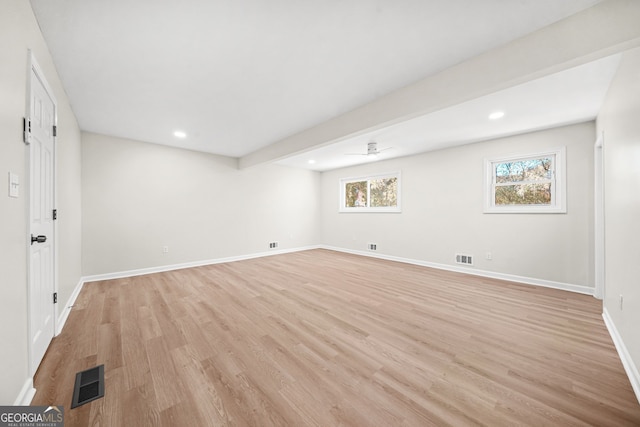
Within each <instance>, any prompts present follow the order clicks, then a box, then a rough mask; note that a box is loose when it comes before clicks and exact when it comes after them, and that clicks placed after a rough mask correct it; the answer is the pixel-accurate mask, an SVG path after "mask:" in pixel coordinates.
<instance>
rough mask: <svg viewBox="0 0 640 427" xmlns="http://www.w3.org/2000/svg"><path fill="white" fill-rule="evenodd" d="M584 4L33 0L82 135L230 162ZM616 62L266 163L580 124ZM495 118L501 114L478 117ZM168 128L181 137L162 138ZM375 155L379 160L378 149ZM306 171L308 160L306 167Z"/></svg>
mask: <svg viewBox="0 0 640 427" xmlns="http://www.w3.org/2000/svg"><path fill="white" fill-rule="evenodd" d="M596 3H599V1H598V0H563V1H557V0H519V1H509V0H483V1H477V0H430V1H424V0H377V1H374V0H322V1H314V2H309V1H307V2H301V1H294V0H271V1H268V2H267V1H263V0H215V1H214V0H181V1H175V0H153V1H152V0H136V1H130V0H110V1H108V2H107V1H104V0H31V4H32V7H33V9H34V12H35V15H36V18H37V20H38V23H39V25H40V27H41V29H42V32H43V35H44V37H45V40H46V41H47V44H48V46H49V49H50V51H51V54H52V56H53V59H54V62H55V64H56V67H57V69H58V73H59V75H60V77H61V79H62V82H63V85H64V87H65V90H66V92H67V95H68V97H69V99H70V101H71V105H72V108H73V110H74V112H75V114H76V117H77V119H78V122H79V125H80V127H81V129H82V130H85V131H89V132H95V133H101V134H107V135H113V136H117V137H123V138H129V139H135V140H141V141H147V142H152V143H158V144H164V145H171V146H176V147H182V148H187V149H191V150H198V151H203V152H208V153H214V154H219V155H224V156H232V157H242V156H246V155H248V154H250V153H252V152H255V151H256V150H259V149H262V148H264V147H267V146H270V145H272V144H275V143H277V142H278V141H281V140H282V139H284V138H286V137H288V136H290V135H293V134H296V133H299V132H301V131H304V130H305V129H309V128H311V127H313V126H315V125H318V124H319V123H323V122H326V121H327V120H330V119H332V118H335V117H337V116H340V115H341V114H344V113H346V112H348V111H351V110H353V109H355V108H358V107H360V106H362V105H365V104H367V103H369V102H371V101H373V100H376V99H378V98H380V97H381V96H383V95H386V94H389V93H391V92H393V91H395V90H398V89H400V88H403V87H405V86H407V85H409V84H411V83H414V82H416V81H418V80H420V79H423V78H425V77H427V76H431V75H434V74H435V73H437V72H439V71H442V70H445V69H447V68H449V67H452V66H454V65H456V64H459V63H460V62H462V61H464V60H467V59H469V58H472V57H474V56H477V55H479V54H481V53H483V52H487V51H489V50H491V49H493V48H496V47H498V46H501V45H504V44H506V43H508V42H510V41H513V40H514V39H517V38H519V37H522V36H524V35H526V34H529V33H531V32H534V31H536V30H539V29H541V28H543V27H545V26H547V25H549V24H551V23H553V22H556V21H558V20H561V19H563V18H565V17H567V16H570V15H572V14H574V13H577V12H579V11H581V10H584V9H586V8H588V7H590V6H593V5H594V4H596ZM617 60H618V59H617V57H613V58H605V59H603V60H599V61H597V62H594V63H591V64H586V65H582V66H580V67H577V68H574V69H570V70H567V71H564V72H563V73H559V74H555V75H551V76H548V77H545V78H543V79H539V80H534V81H531V82H529V83H526V84H523V85H520V86H516V87H514V88H511V89H508V90H504V91H501V92H496V93H493V94H490V95H487V96H484V97H482V98H478V99H475V100H472V101H469V102H466V103H463V104H459V105H457V106H453V107H450V108H447V109H445V110H441V111H437V112H434V113H431V114H429V115H427V116H423V117H418V118H415V119H412V120H410V121H407V122H404V123H400V124H395V125H394V126H391V127H387V128H384V129H378V130H376V131H375V132H370V133H366V134H361V135H358V136H357V137H355V138H347V139H344V140H341V141H338V142H336V143H334V144H331V145H328V146H324V147H321V148H318V149H317V150H311V151H308V152H306V153H304V154H302V155H300V154H297V155H295V154H294V155H292V156H289V157H285V158H284V159H281V160H279V163H281V164H285V165H288V166H295V167H305V168H310V169H314V170H327V169H332V168H336V167H342V166H347V165H349V164H356V163H358V162H363V161H366V158H365V157H364V156H346V155H345V154H346V153H359V152H365V151H366V143H367V142H369V141H371V140H376V141H378V143H379V145H380V148H381V149H383V148H386V147H393V149H391V150H387V151H385V152H384V153H383V154H384V155H386V156H387V157H391V156H399V155H408V154H413V153H417V152H423V151H427V150H431V149H437V148H442V147H445V146H448V145H459V144H463V143H470V142H476V141H478V140H483V139H488V138H492V137H496V136H502V135H509V134H515V133H520V132H527V131H531V130H534V129H540V128H545V127H552V126H557V125H560V124H566V123H574V122H578V121H584V120H589V119H592V118H593V117H595V115H596V114H597V111H598V108H599V106H600V103H601V102H602V99H603V97H604V93H605V91H606V88H607V87H608V84H609V81H610V79H611V76H612V75H613V72H614V70H615V67H616V65H617ZM495 109H502V110H504V111H505V116H504V118H503V119H501V120H498V121H488V120H487V119H486V117H487V115H488V114H489V113H490V112H492V111H493V110H495ZM176 130H181V131H184V132H185V133H186V135H187V136H186V138H183V139H180V138H177V137H175V136H174V135H173V133H174V131H176ZM381 157H382V156H381ZM310 159H314V160H315V161H316V163H315V164H314V165H310V164H309V163H308V160H310Z"/></svg>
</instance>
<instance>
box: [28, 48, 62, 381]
mask: <svg viewBox="0 0 640 427" xmlns="http://www.w3.org/2000/svg"><path fill="white" fill-rule="evenodd" d="M29 69H30V76H29V78H30V85H29V86H30V89H29V92H30V93H29V106H28V117H27V132H26V133H27V142H28V144H29V168H30V170H29V190H30V191H29V195H30V196H29V197H30V214H29V216H30V226H29V228H30V233H29V234H30V235H29V236H27V238H28V244H29V338H30V353H31V360H30V369H31V373H32V374H34V373H35V372H36V370H37V369H38V366H39V365H40V362H41V361H42V358H43V356H44V354H45V352H46V351H47V348H48V347H49V343H50V342H51V340H52V339H53V336H54V334H55V305H54V301H53V295H54V292H55V274H56V268H55V265H56V264H55V240H54V239H55V236H54V228H55V227H54V222H53V221H54V219H53V209H54V188H55V184H54V178H55V145H54V138H55V136H54V125H55V123H56V102H55V99H54V98H53V96H52V93H51V91H50V90H49V89H48V88H49V86H48V85H47V83H46V81H45V80H44V76H43V74H42V72H40V69H39V68H38V66H37V64H36V62H35V61H34V60H33V58H31V67H29ZM29 127H30V130H29Z"/></svg>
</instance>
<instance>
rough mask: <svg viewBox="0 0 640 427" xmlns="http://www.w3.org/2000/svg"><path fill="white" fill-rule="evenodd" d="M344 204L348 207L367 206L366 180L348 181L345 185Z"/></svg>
mask: <svg viewBox="0 0 640 427" xmlns="http://www.w3.org/2000/svg"><path fill="white" fill-rule="evenodd" d="M345 206H346V207H348V208H366V207H367V181H358V182H348V183H347V184H346V185H345Z"/></svg>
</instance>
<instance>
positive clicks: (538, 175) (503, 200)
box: [495, 157, 553, 206]
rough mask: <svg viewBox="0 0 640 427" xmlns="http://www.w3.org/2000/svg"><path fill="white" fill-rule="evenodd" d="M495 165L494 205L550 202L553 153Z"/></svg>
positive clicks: (543, 203) (546, 203)
mask: <svg viewBox="0 0 640 427" xmlns="http://www.w3.org/2000/svg"><path fill="white" fill-rule="evenodd" d="M495 168H496V171H495V177H496V191H495V204H496V205H497V206H500V205H549V204H551V184H552V181H553V158H552V157H542V158H536V159H528V160H520V161H515V162H504V163H497V164H496V165H495Z"/></svg>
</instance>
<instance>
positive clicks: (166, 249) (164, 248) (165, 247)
mask: <svg viewBox="0 0 640 427" xmlns="http://www.w3.org/2000/svg"><path fill="white" fill-rule="evenodd" d="M162 253H163V254H168V253H169V246H163V247H162Z"/></svg>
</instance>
